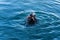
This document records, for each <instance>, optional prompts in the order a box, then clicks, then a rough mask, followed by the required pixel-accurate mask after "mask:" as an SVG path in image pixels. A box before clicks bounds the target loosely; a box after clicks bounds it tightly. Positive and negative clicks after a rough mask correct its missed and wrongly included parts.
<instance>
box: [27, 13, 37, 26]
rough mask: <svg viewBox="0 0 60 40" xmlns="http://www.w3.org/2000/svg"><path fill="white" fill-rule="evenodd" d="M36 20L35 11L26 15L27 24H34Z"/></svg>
mask: <svg viewBox="0 0 60 40" xmlns="http://www.w3.org/2000/svg"><path fill="white" fill-rule="evenodd" d="M36 22H37V20H36V15H35V13H33V12H32V13H31V14H30V15H29V16H28V17H27V24H29V25H34V24H35V23H36Z"/></svg>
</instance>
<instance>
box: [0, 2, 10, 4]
mask: <svg viewBox="0 0 60 40" xmlns="http://www.w3.org/2000/svg"><path fill="white" fill-rule="evenodd" d="M0 4H11V2H0Z"/></svg>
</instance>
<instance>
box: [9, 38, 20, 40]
mask: <svg viewBox="0 0 60 40" xmlns="http://www.w3.org/2000/svg"><path fill="white" fill-rule="evenodd" d="M9 40H19V39H18V38H9Z"/></svg>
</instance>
